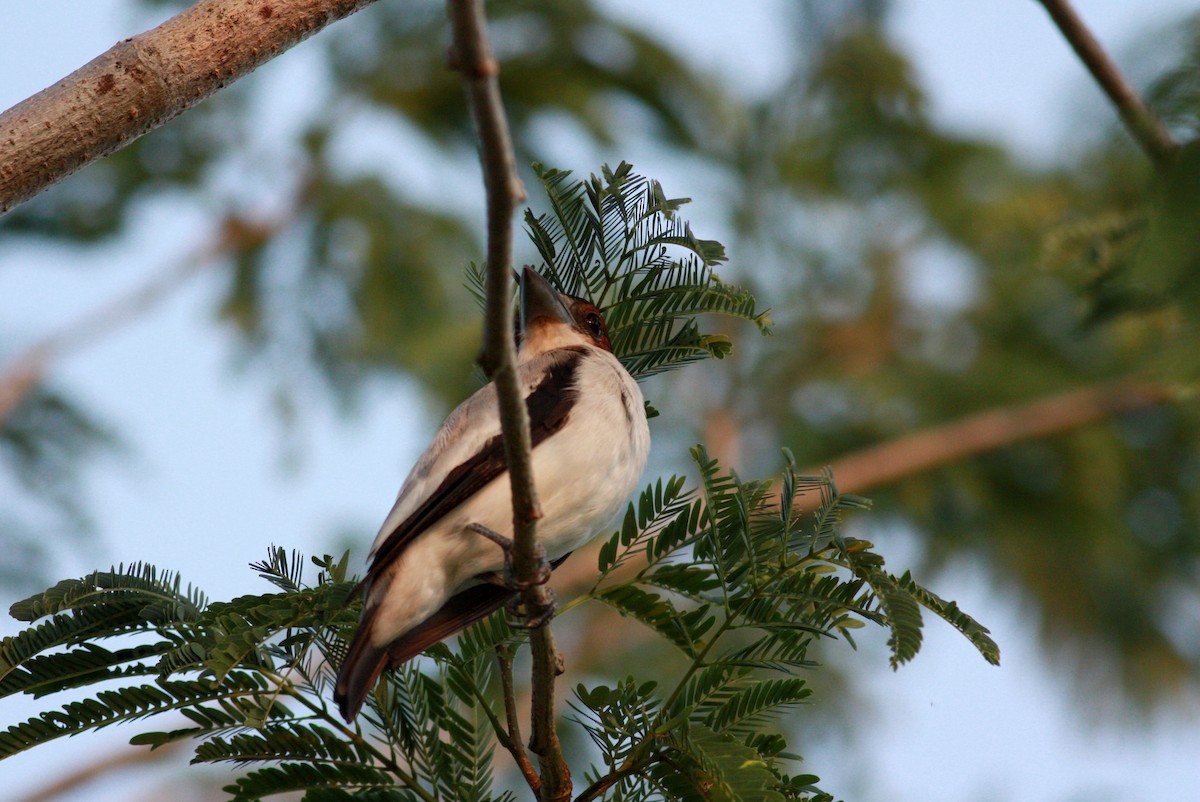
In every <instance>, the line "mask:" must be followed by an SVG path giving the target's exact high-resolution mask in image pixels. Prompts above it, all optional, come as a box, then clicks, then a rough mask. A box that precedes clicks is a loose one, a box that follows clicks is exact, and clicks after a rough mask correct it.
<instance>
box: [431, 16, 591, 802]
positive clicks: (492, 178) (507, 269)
mask: <svg viewBox="0 0 1200 802" xmlns="http://www.w3.org/2000/svg"><path fill="white" fill-rule="evenodd" d="M446 7H447V11H448V14H449V17H450V27H451V31H452V37H453V43H452V45H451V52H450V60H451V66H452V67H453V68H454V69H457V70H458V71H459V72H461V73H462V75H463V79H464V81H465V83H466V86H467V97H468V100H469V103H470V106H471V113H472V116H473V118H474V120H475V126H476V128H477V134H478V137H479V145H480V147H479V155H480V162H481V163H482V166H483V182H484V186H485V188H486V193H487V299H486V318H485V323H484V346H483V351H482V353H481V354H480V357H479V363H480V365H481V366H482V367H483V369H484V370H485V371H486V372H487V374H488V375H489V376H491V378H492V380H493V381H494V382H495V384H496V390H497V393H496V394H497V397H498V399H499V405H500V423H501V432H502V435H503V439H504V454H505V459H506V460H507V462H508V474H509V477H510V480H511V485H512V497H513V541H514V548H513V551H514V555H513V568H514V574H515V579H516V581H517V583H518V584H520V585H523V586H525V590H523V591H522V594H521V598H522V601H523V602H524V603H525V605H526V606H527V607H528V608H529V609H547V608H548V607H549V606H550V605H551V603H552V602H551V597H550V595H549V590H548V589H547V588H546V587H545V586H544V585H540V584H535V583H534V581H533V580H534V577H535V576H536V575H537V573H538V570H539V568H540V564H541V559H540V558H539V556H538V553H537V541H536V531H537V520H538V519H539V518H541V516H542V513H541V508H540V506H539V504H538V497H537V490H536V488H535V486H534V481H533V464H532V457H531V450H532V449H531V444H530V435H529V414H528V411H527V410H526V409H525V403H524V401H523V399H522V395H521V387H520V378H519V374H518V372H517V353H516V347H515V345H514V344H513V337H512V331H513V309H512V292H511V290H512V274H513V261H512V259H513V257H512V251H513V218H514V216H515V214H516V211H517V207H518V205H519V204H520V203H521V202H522V201H524V200H525V190H524V188H523V187H522V185H521V182H520V179H519V178H518V177H517V170H516V160H515V157H514V155H513V147H512V139H511V136H510V134H509V127H508V119H507V116H506V115H505V112H504V105H503V101H502V99H501V95H500V83H499V73H500V68H499V65H498V64H497V63H496V60H495V58H494V57H493V55H492V51H491V46H490V44H489V43H488V38H487V27H486V26H487V21H486V18H485V16H484V11H483V3H482V0H448V2H447V4H446ZM529 642H530V651H531V654H532V657H533V679H532V703H531V705H532V708H533V709H532V721H531V730H532V731H531V734H530V744H529V748H530V751H532V752H533V753H534V754H536V755H537V756H538V761H539V766H540V769H541V777H540V783H538V784H535V783H532V782H531V783H530V787H531V788H532V789H533V790H534V792H535V793H537V794H538V796H539V798H540V799H542V800H547V801H548V800H566V799H570V797H571V791H572V788H571V771H570V769H569V768H568V766H567V762H566V760H565V758H564V757H563V754H562V747H561V745H560V744H559V740H558V731H557V728H556V724H555V706H554V702H555V697H554V682H555V678H556V677H557V676H558V674H560V673H561V672H562V658H561V657H560V655H559V654H558V651H557V649H556V648H555V645H554V635H553V633H552V632H551V630H550V627H549V626H539V627H536V628H534V629H533V630H532V631H531V633H530V638H529Z"/></svg>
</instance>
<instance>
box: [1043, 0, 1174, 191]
mask: <svg viewBox="0 0 1200 802" xmlns="http://www.w3.org/2000/svg"><path fill="white" fill-rule="evenodd" d="M1039 2H1040V3H1041V4H1042V6H1043V7H1044V8H1045V9H1046V12H1047V13H1048V14H1049V15H1050V18H1051V19H1052V20H1054V24H1055V25H1057V26H1058V30H1059V31H1060V32H1061V33H1062V35H1063V37H1064V38H1065V39H1066V40H1067V42H1068V43H1069V44H1070V45H1071V49H1073V50H1074V51H1075V54H1076V55H1077V56H1079V60H1080V61H1082V62H1083V63H1084V66H1086V67H1087V69H1088V72H1090V73H1091V74H1092V77H1093V78H1094V79H1096V83H1098V84H1099V85H1100V88H1101V89H1102V90H1104V94H1106V95H1108V99H1109V100H1110V101H1112V104H1113V105H1114V106H1115V107H1116V109H1117V113H1118V114H1120V115H1121V121H1122V122H1124V123H1125V127H1126V128H1127V129H1129V133H1130V134H1132V135H1133V138H1134V139H1135V140H1136V141H1137V143H1138V144H1139V145H1141V147H1142V149H1143V150H1144V151H1146V154H1147V155H1148V156H1149V157H1150V160H1151V161H1153V162H1154V164H1155V166H1157V167H1160V168H1161V167H1165V166H1167V165H1168V164H1170V163H1171V161H1172V160H1173V159H1174V158H1175V154H1176V153H1177V152H1178V151H1179V143H1178V142H1176V141H1175V139H1174V137H1172V136H1171V132H1170V131H1168V130H1167V127H1166V126H1165V125H1163V122H1162V120H1160V119H1158V118H1157V117H1155V116H1154V114H1153V112H1151V111H1150V109H1148V108H1147V107H1146V104H1145V103H1143V102H1142V99H1141V97H1139V96H1138V93H1137V92H1136V91H1134V88H1133V87H1132V86H1131V85H1130V84H1129V82H1128V81H1127V80H1125V76H1124V75H1122V74H1121V70H1120V69H1119V68H1118V67H1117V65H1116V63H1114V62H1113V60H1112V59H1111V58H1109V56H1108V53H1106V52H1105V51H1104V48H1103V47H1102V46H1101V45H1100V42H1099V41H1097V39H1096V37H1095V36H1093V35H1092V32H1091V31H1090V30H1088V27H1087V25H1086V24H1085V23H1084V21H1083V19H1082V18H1081V17H1080V16H1079V14H1077V13H1076V12H1075V9H1074V7H1072V5H1071V3H1070V0H1039Z"/></svg>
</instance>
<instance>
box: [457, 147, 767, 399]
mask: <svg viewBox="0 0 1200 802" xmlns="http://www.w3.org/2000/svg"><path fill="white" fill-rule="evenodd" d="M535 169H536V170H537V174H538V178H539V179H540V180H541V181H542V185H543V187H544V189H545V191H546V196H547V198H548V199H549V202H550V211H549V212H547V213H545V214H542V215H540V216H535V215H534V214H533V212H531V211H530V212H526V214H525V224H526V227H527V230H528V234H529V237H530V239H531V240H532V241H533V244H534V247H535V248H536V249H537V251H538V253H539V255H540V256H541V258H542V261H543V263H544V265H545V268H544V269H545V272H546V274H547V275H548V276H549V277H550V279H551V281H552V282H553V283H554V284H556V285H557V286H558V287H559V288H560V289H562V290H563V291H564V292H567V293H569V294H571V295H579V296H583V297H586V298H589V299H590V300H591V301H592V302H593V303H595V304H596V305H597V306H599V307H600V308H601V310H603V312H604V315H605V320H606V321H607V323H608V328H609V336H610V338H611V339H612V345H613V352H614V353H615V354H616V355H617V356H618V357H619V358H620V359H621V362H622V363H623V364H624V365H625V367H626V369H627V370H629V372H630V373H631V374H632V375H633V376H634V377H635V378H637V379H642V378H645V377H647V376H652V375H654V374H656V373H661V372H664V371H667V370H673V369H675V368H678V367H682V366H683V365H686V364H688V363H690V362H695V361H697V360H700V359H706V358H709V357H715V358H718V359H720V358H722V357H724V356H725V355H726V354H728V353H729V351H730V349H731V348H732V343H731V341H730V340H729V338H728V337H727V336H725V335H723V334H706V333H703V332H701V331H700V328H699V326H698V325H697V323H696V320H695V316H696V315H702V314H717V315H725V316H729V317H735V318H739V319H742V320H746V321H749V322H751V323H753V324H754V325H755V326H757V327H758V329H759V331H760V332H761V333H763V334H768V333H770V328H771V319H770V315H769V314H768V313H767V312H757V311H756V307H755V300H754V296H753V295H752V294H750V293H749V292H748V291H747V290H745V289H742V288H739V287H735V286H733V285H730V284H726V283H724V282H722V281H721V280H720V279H719V278H718V277H717V275H716V274H715V273H714V272H713V268H714V267H715V266H716V265H718V264H720V263H721V262H724V261H725V259H726V256H725V249H724V248H723V247H722V246H721V244H720V243H719V242H716V241H714V240H704V239H700V238H698V237H697V236H696V235H695V234H693V233H692V229H691V226H690V225H688V223H687V222H686V221H684V220H682V219H680V218H679V216H678V214H677V213H678V211H679V209H680V208H681V207H682V206H683V205H684V204H686V203H687V202H688V199H687V198H677V199H669V198H667V197H666V195H665V194H664V192H663V189H662V186H661V185H660V184H659V183H658V182H657V181H653V180H651V179H648V178H646V177H645V176H641V175H637V174H636V173H634V172H633V168H632V166H631V165H629V164H627V163H625V162H621V164H619V165H618V166H617V167H616V168H615V169H610V168H609V167H608V166H604V167H602V168H601V173H600V175H599V176H596V175H593V176H591V177H590V178H589V179H588V180H586V181H575V180H572V179H571V173H570V172H569V171H560V170H552V169H544V168H542V167H541V166H538V165H535ZM468 284H469V286H470V287H471V288H472V291H473V294H475V295H476V297H477V298H481V297H482V291H483V283H482V276H481V274H480V273H479V270H478V268H476V269H474V270H473V271H471V272H470V273H469V278H468Z"/></svg>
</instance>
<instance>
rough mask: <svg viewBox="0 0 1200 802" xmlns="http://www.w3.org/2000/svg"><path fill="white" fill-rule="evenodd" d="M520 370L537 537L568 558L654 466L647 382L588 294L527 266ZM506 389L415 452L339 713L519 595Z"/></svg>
mask: <svg viewBox="0 0 1200 802" xmlns="http://www.w3.org/2000/svg"><path fill="white" fill-rule="evenodd" d="M519 322H520V348H519V350H518V352H517V363H518V371H519V373H520V381H521V388H522V392H523V393H524V396H525V405H526V408H527V409H528V410H529V418H530V435H531V439H532V442H533V452H532V461H533V475H534V481H535V483H536V486H537V492H538V497H539V500H540V502H541V507H542V518H541V519H540V520H539V521H538V525H537V536H538V542H539V543H540V544H541V545H542V546H543V547H544V548H545V550H546V554H547V556H548V557H549V559H550V560H552V561H553V562H552V564H553V565H555V566H557V565H558V564H559V563H561V562H562V560H564V559H566V556H567V555H568V554H570V553H571V551H573V550H574V549H576V548H578V547H579V546H581V545H583V544H584V543H586V542H587V541H588V540H590V539H591V538H592V537H593V536H594V535H595V534H596V533H597V531H598V530H599V529H600V527H602V526H604V525H605V524H606V523H607V522H608V521H609V520H610V519H611V518H612V517H613V516H614V515H615V514H616V513H617V512H618V510H619V509H620V508H621V506H622V505H623V504H624V503H625V500H626V499H627V498H628V497H629V494H630V493H631V492H632V491H633V489H634V486H635V485H636V484H637V482H638V480H639V478H640V477H641V475H642V470H643V469H644V468H645V466H646V455H647V452H648V451H649V449H650V430H649V427H648V426H647V425H646V413H645V405H644V402H643V400H642V392H641V390H640V389H639V388H638V386H637V382H635V381H634V380H633V377H632V376H630V375H629V373H628V372H627V371H626V370H625V368H624V367H622V365H621V363H620V362H619V361H617V358H616V357H615V356H613V354H612V345H611V343H610V342H609V339H608V329H607V327H606V325H605V323H604V319H603V318H602V317H601V316H600V312H599V310H597V309H596V307H595V306H593V305H592V304H591V303H589V302H588V301H586V300H584V299H582V298H576V297H573V296H570V295H563V294H561V293H559V292H557V291H555V290H554V288H553V287H551V286H550V284H549V282H547V281H546V280H545V279H544V278H542V277H541V276H540V275H538V274H537V273H536V272H535V271H534V270H532V269H531V268H528V267H527V268H525V270H524V272H523V274H522V276H521V307H520V321H519ZM510 492H511V491H510V483H509V478H508V470H507V466H506V463H505V457H504V445H503V442H502V441H501V435H500V417H499V410H498V407H497V404H496V388H495V385H494V384H488V385H487V386H485V387H483V388H482V389H480V390H479V391H478V392H476V393H475V394H474V395H472V396H471V397H470V398H468V399H467V400H466V401H464V402H463V403H462V404H460V405H459V406H458V408H457V409H455V410H454V411H453V412H452V413H450V416H449V417H448V418H446V421H445V423H443V424H442V427H441V428H440V429H439V430H438V432H437V435H436V436H435V437H434V439H433V444H432V445H430V446H429V448H428V449H427V450H426V451H425V453H424V454H423V455H422V456H421V459H420V460H418V462H417V464H416V466H415V467H413V469H412V472H411V473H410V474H409V475H408V479H406V480H405V482H404V485H403V486H402V487H401V488H400V495H399V497H397V499H396V503H395V505H394V506H393V507H392V511H391V513H390V514H389V515H388V516H387V519H386V520H384V522H383V526H382V527H380V529H379V535H378V536H377V537H376V538H375V543H374V544H373V545H372V546H371V553H370V560H371V563H370V567H369V568H368V570H367V576H366V578H365V579H364V580H363V582H362V585H361V589H362V593H363V612H362V618H361V620H360V622H359V627H358V631H357V632H356V633H355V636H354V639H353V641H352V642H351V644H350V649H349V651H348V652H347V654H346V659H345V660H344V661H343V662H342V666H341V670H340V672H339V673H338V678H337V685H336V688H335V691H334V699H335V700H336V701H337V704H338V707H339V709H340V710H341V713H342V716H343V717H344V718H345V719H346V720H347V721H351V720H353V719H354V717H355V716H357V715H358V711H359V710H360V709H361V708H362V705H363V701H364V700H365V699H366V696H367V694H368V693H369V692H370V691H371V688H372V687H374V685H375V682H376V681H377V680H378V679H379V675H380V673H381V672H382V671H383V669H384V668H385V667H388V666H396V665H399V664H401V663H403V662H405V661H406V660H409V659H411V658H413V657H415V656H416V655H418V654H420V653H421V652H422V651H423V650H424V649H426V648H428V647H429V646H431V645H433V644H434V643H437V642H438V641H440V640H442V639H444V638H447V637H449V636H450V635H453V634H454V633H456V632H458V631H459V630H461V629H463V628H464V627H466V626H468V625H470V624H472V623H474V622H475V621H478V620H479V619H481V618H483V617H484V616H486V615H488V614H489V613H492V612H494V611H495V610H497V609H499V608H500V607H501V606H503V605H504V604H505V603H506V602H508V601H510V600H511V599H513V598H514V597H515V596H516V591H515V590H514V589H512V588H511V587H509V586H507V585H506V584H505V583H504V582H503V580H502V579H501V574H502V572H503V570H504V567H505V554H504V550H503V549H502V547H501V546H500V545H499V544H498V543H496V542H493V540H491V539H489V538H487V537H484V536H483V535H482V534H480V533H479V532H478V529H479V528H481V527H482V528H486V529H488V530H492V532H495V533H498V534H500V535H502V536H504V537H505V538H511V536H512V499H511V495H510Z"/></svg>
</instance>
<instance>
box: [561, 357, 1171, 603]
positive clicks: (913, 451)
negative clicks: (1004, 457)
mask: <svg viewBox="0 0 1200 802" xmlns="http://www.w3.org/2000/svg"><path fill="white" fill-rule="evenodd" d="M1181 397H1183V394H1182V393H1181V392H1178V391H1176V390H1173V389H1172V388H1171V387H1169V386H1167V385H1166V384H1163V383H1161V382H1155V381H1150V380H1147V379H1141V378H1137V377H1133V376H1129V377H1126V378H1124V379H1121V380H1117V381H1112V382H1106V383H1102V384H1094V385H1091V386H1089V387H1085V388H1083V389H1080V390H1071V391H1069V392H1065V393H1059V394H1057V395H1052V396H1047V397H1044V398H1038V399H1035V400H1033V401H1026V402H1023V403H1018V404H1013V405H1011V406H1004V407H996V408H994V409H988V410H984V411H982V412H976V413H973V414H970V415H965V416H963V417H961V418H958V419H956V420H952V421H948V422H946V423H940V424H936V425H934V426H930V427H928V428H925V429H922V430H920V431H918V432H913V433H912V434H907V435H903V436H901V437H897V438H894V439H891V440H885V441H884V442H881V443H877V444H875V445H871V446H866V447H865V448H860V449H858V450H855V451H851V452H849V453H846V454H843V455H841V456H840V457H835V458H834V459H832V460H830V461H829V462H828V463H827V464H828V465H829V466H830V468H831V469H832V470H833V476H834V479H835V480H836V481H837V486H838V490H839V491H841V492H843V493H866V492H868V491H871V490H874V489H876V488H879V487H887V486H888V485H891V484H894V483H896V482H900V481H903V480H904V479H908V478H910V477H913V476H919V475H921V474H923V473H926V472H928V471H933V470H937V469H938V468H942V467H945V466H947V465H952V464H954V463H956V462H961V461H963V460H966V459H970V458H971V457H976V456H979V455H980V454H986V453H988V452H989V451H994V450H996V449H999V448H1004V447H1006V446H1010V445H1013V444H1015V443H1020V442H1024V441H1027V440H1036V439H1038V438H1043V437H1053V436H1055V435H1059V434H1064V433H1066V432H1071V431H1075V430H1076V429H1081V428H1083V427H1085V426H1090V425H1093V424H1096V423H1100V422H1102V421H1105V420H1109V419H1110V418H1112V417H1114V416H1117V415H1122V414H1125V413H1128V412H1134V411H1136V410H1139V409H1146V408H1148V407H1156V406H1161V405H1163V404H1167V403H1169V402H1171V401H1173V400H1176V399H1179V398H1181ZM805 473H811V474H817V473H820V469H819V466H813V467H810V468H809V469H808V470H806V471H805ZM798 503H799V504H800V506H801V507H803V508H806V509H811V508H812V507H814V506H815V505H816V504H817V503H818V502H817V501H816V499H811V500H806V499H800V500H799V502H798ZM603 542H604V541H603V538H601V539H599V540H597V541H596V542H594V543H592V544H590V545H588V546H586V547H584V548H583V549H580V550H579V551H578V552H577V553H576V555H575V559H574V560H572V561H571V562H568V563H567V564H565V565H564V566H563V567H562V568H559V569H558V570H557V571H555V572H554V579H555V584H556V585H557V586H558V587H559V589H560V591H561V593H562V594H563V595H565V596H566V595H577V594H579V593H583V592H585V591H586V590H587V589H588V588H590V587H591V586H592V585H593V584H594V583H595V581H596V568H595V566H596V556H597V553H598V552H599V550H600V544H601V543H603ZM635 568H636V565H635V563H634V562H633V561H631V562H630V563H628V564H627V566H626V567H625V568H623V569H622V570H630V571H632V570H634V569H635Z"/></svg>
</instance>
